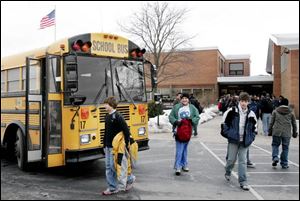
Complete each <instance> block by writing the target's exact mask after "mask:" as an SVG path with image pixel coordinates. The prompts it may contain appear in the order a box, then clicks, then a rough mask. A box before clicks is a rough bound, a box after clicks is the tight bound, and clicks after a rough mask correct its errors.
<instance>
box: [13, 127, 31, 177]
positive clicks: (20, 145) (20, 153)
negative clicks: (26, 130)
mask: <svg viewBox="0 0 300 201" xmlns="http://www.w3.org/2000/svg"><path fill="white" fill-rule="evenodd" d="M15 154H16V158H17V164H18V167H19V168H20V169H21V170H24V171H25V170H27V168H28V163H27V160H26V150H25V139H24V135H23V133H22V131H21V129H20V128H18V130H17V134H16V142H15Z"/></svg>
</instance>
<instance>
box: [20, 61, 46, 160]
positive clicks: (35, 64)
mask: <svg viewBox="0 0 300 201" xmlns="http://www.w3.org/2000/svg"><path fill="white" fill-rule="evenodd" d="M42 80H43V79H42V62H41V60H39V59H34V58H29V57H26V109H25V138H24V147H25V149H24V150H27V152H26V151H25V153H26V158H27V162H35V161H41V160H42V131H43V129H42V127H43V123H42V108H43V98H42Z"/></svg>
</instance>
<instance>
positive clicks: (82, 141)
mask: <svg viewBox="0 0 300 201" xmlns="http://www.w3.org/2000/svg"><path fill="white" fill-rule="evenodd" d="M90 142H91V135H90V134H84V135H80V144H88V143H90Z"/></svg>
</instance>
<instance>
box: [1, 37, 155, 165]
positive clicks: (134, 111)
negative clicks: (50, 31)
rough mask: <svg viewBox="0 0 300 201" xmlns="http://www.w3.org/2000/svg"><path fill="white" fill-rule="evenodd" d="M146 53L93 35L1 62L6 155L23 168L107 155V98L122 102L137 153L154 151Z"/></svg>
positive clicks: (120, 40) (126, 42)
mask: <svg viewBox="0 0 300 201" xmlns="http://www.w3.org/2000/svg"><path fill="white" fill-rule="evenodd" d="M144 53H145V49H140V48H139V47H138V46H137V45H136V44H134V43H133V42H132V41H130V40H128V39H126V38H124V37H121V36H117V35H113V34H107V33H87V34H81V35H77V36H74V37H70V38H66V39H62V40H59V41H56V42H54V43H53V44H50V45H49V46H47V47H45V48H41V49H37V50H34V51H30V52H25V53H21V54H18V55H13V56H9V57H5V58H2V59H1V148H4V149H5V156H6V157H8V158H17V162H18V166H19V168H20V169H22V170H26V169H27V168H28V166H29V165H30V163H32V162H43V163H44V164H45V165H46V167H55V166H63V165H66V164H67V163H76V162H81V161H88V160H95V159H99V158H103V157H104V152H103V137H104V132H105V128H104V123H105V115H106V114H107V112H106V111H105V108H104V105H103V104H102V103H103V100H104V99H105V98H106V97H108V96H115V97H116V98H117V99H118V101H119V105H118V107H117V111H119V112H120V113H121V114H122V115H123V116H124V118H125V120H126V122H127V124H128V126H129V127H130V132H131V135H132V137H133V138H134V139H135V140H136V141H137V143H138V146H139V150H146V149H149V146H148V141H149V138H148V127H147V123H148V114H147V109H148V108H147V96H146V83H145V73H144V64H146V63H150V62H148V61H146V60H145V59H144V58H143V54H144ZM150 64H151V63H150ZM151 69H152V72H155V66H153V65H152V64H151ZM153 74H154V73H153ZM153 80H154V81H155V80H156V79H155V77H154V78H152V81H153Z"/></svg>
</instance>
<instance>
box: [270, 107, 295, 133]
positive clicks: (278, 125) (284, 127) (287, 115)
mask: <svg viewBox="0 0 300 201" xmlns="http://www.w3.org/2000/svg"><path fill="white" fill-rule="evenodd" d="M291 130H293V133H296V132H297V124H296V117H295V115H294V113H293V112H292V111H291V109H290V108H289V107H288V106H285V105H281V106H279V107H278V108H276V110H274V111H273V113H272V116H271V122H270V126H269V133H271V134H272V135H273V136H281V137H291V136H292V132H291Z"/></svg>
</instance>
